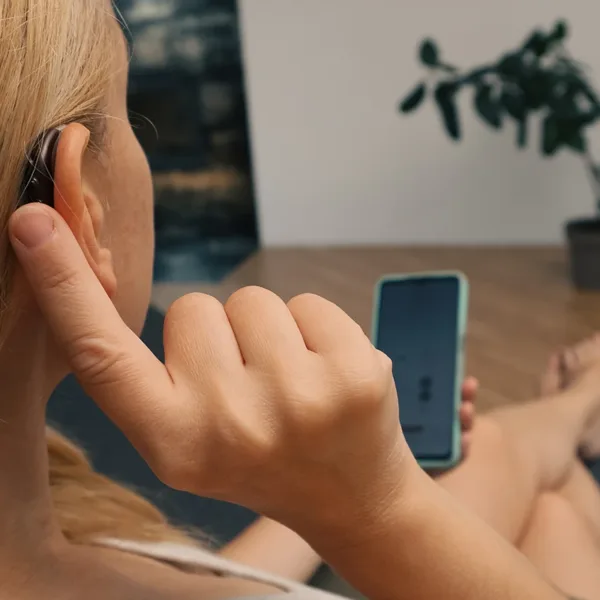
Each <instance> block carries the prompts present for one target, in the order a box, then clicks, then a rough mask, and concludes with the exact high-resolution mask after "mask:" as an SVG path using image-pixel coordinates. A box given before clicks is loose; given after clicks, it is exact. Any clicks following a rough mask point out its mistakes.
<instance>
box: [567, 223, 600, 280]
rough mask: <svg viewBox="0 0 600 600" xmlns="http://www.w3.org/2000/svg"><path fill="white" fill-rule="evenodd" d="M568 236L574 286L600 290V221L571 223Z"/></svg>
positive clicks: (568, 225) (568, 226) (568, 224)
mask: <svg viewBox="0 0 600 600" xmlns="http://www.w3.org/2000/svg"><path fill="white" fill-rule="evenodd" d="M566 234H567V242H568V246H569V262H570V265H571V279H572V281H573V284H574V285H575V287H577V288H579V289H582V290H600V219H581V220H578V221H569V222H568V223H567V226H566Z"/></svg>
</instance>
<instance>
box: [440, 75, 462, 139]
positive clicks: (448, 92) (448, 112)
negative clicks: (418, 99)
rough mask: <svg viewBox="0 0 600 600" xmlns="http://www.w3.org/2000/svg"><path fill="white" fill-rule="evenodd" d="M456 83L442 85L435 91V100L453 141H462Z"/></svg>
mask: <svg viewBox="0 0 600 600" xmlns="http://www.w3.org/2000/svg"><path fill="white" fill-rule="evenodd" d="M457 90H458V86H457V85H456V84H454V83H448V82H444V83H440V84H439V85H438V86H437V88H436V90H435V100H436V102H437V105H438V107H439V109H440V114H441V115H442V121H443V123H444V127H445V128H446V131H447V132H448V135H449V136H450V137H451V138H452V139H453V140H460V121H459V117H458V110H457V109H456V91H457Z"/></svg>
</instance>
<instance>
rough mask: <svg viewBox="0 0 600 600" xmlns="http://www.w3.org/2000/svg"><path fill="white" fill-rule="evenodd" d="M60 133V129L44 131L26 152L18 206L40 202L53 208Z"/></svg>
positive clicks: (61, 129)
mask: <svg viewBox="0 0 600 600" xmlns="http://www.w3.org/2000/svg"><path fill="white" fill-rule="evenodd" d="M62 131H63V128H62V127H57V128H55V129H48V130H47V131H44V133H42V134H41V135H40V136H39V137H38V138H37V140H36V141H35V142H34V144H33V145H32V146H31V148H30V149H29V150H28V152H27V156H26V159H27V162H26V165H25V172H24V174H23V182H22V187H21V195H20V202H19V206H22V205H24V204H31V203H33V202H40V203H42V204H46V205H47V206H51V207H54V169H55V167H56V151H57V148H58V140H59V139H60V136H61V134H62Z"/></svg>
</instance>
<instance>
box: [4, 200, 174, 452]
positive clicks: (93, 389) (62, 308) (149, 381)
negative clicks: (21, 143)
mask: <svg viewBox="0 0 600 600" xmlns="http://www.w3.org/2000/svg"><path fill="white" fill-rule="evenodd" d="M9 235H10V240H11V243H12V246H13V248H14V251H15V253H16V255H17V259H18V261H19V263H20V265H21V267H22V269H23V271H24V273H25V276H26V278H27V279H28V281H29V283H30V285H31V289H32V291H33V294H34V296H35V298H36V300H37V303H38V305H39V307H40V310H41V311H42V313H43V315H44V317H45V319H46V321H47V323H48V326H49V327H50V329H51V330H52V333H53V335H54V337H55V339H56V341H57V343H58V344H59V345H60V347H61V348H62V349H63V351H64V352H65V354H66V356H67V359H68V361H69V364H70V367H71V368H72V369H73V371H74V373H75V375H76V376H77V378H78V379H79V381H80V382H81V384H82V386H83V387H84V389H85V390H86V391H87V392H88V394H90V396H92V397H93V398H94V400H95V401H96V402H97V403H98V405H99V406H100V408H101V409H102V410H103V411H104V412H105V413H106V414H107V415H108V417H109V418H111V419H112V420H113V421H114V422H115V423H116V424H117V425H118V426H119V427H120V428H121V429H122V430H123V432H124V433H125V435H127V437H129V439H130V440H131V441H132V443H134V445H136V446H138V450H139V451H140V452H141V453H142V454H145V452H144V450H145V448H144V445H145V443H144V434H143V432H144V431H152V430H153V429H152V425H155V424H156V420H157V419H159V418H160V417H159V415H160V414H161V412H162V410H161V406H160V405H161V404H162V403H163V402H165V401H166V400H167V398H168V396H169V395H170V394H171V393H172V388H173V384H172V380H171V378H170V376H169V373H168V372H167V369H166V367H165V366H164V365H163V364H162V363H161V362H160V361H159V360H158V359H157V358H156V357H155V356H154V355H153V354H152V353H151V352H150V350H149V349H148V348H147V347H146V346H145V345H144V344H143V342H142V341H141V340H140V339H139V338H138V337H137V336H136V335H135V334H134V333H133V332H132V331H131V330H130V329H129V328H128V327H127V325H126V324H125V323H124V322H123V320H122V319H121V317H120V316H119V313H118V312H117V310H116V308H115V306H114V305H113V303H112V301H111V300H110V298H109V297H108V295H107V294H106V292H105V291H104V288H103V287H102V285H101V283H100V281H99V280H98V278H97V277H96V275H95V274H94V272H93V270H92V268H91V267H90V265H89V263H88V261H87V260H86V258H85V255H84V253H83V251H82V250H81V247H80V246H79V244H78V242H77V240H76V239H75V236H74V235H73V233H72V232H71V230H70V229H69V227H68V225H67V223H66V222H65V221H64V220H63V219H62V217H61V216H60V215H59V214H58V213H57V212H56V211H55V210H53V209H51V208H49V207H47V206H44V205H42V204H30V205H27V206H24V207H22V208H20V209H19V210H17V211H16V212H15V214H14V215H13V216H12V217H11V219H10V222H9ZM150 420H152V421H153V422H149V421H150ZM139 446H142V447H139Z"/></svg>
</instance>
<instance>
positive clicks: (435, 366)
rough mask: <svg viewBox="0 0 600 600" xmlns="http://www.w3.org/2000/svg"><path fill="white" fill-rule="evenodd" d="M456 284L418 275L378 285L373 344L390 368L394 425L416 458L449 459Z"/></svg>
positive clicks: (450, 278) (456, 324)
mask: <svg viewBox="0 0 600 600" xmlns="http://www.w3.org/2000/svg"><path fill="white" fill-rule="evenodd" d="M459 302H460V280H459V278H458V277H456V276H448V277H426V276H425V277H423V278H416V279H407V280H399V281H389V282H384V283H383V284H382V287H381V290H380V300H379V319H378V331H376V332H375V333H376V345H377V347H378V348H379V349H380V350H381V351H383V352H384V353H385V354H387V355H388V356H389V357H390V358H391V359H392V362H393V365H394V379H395V381H396V387H397V389H398V398H399V402H400V421H401V423H402V428H403V430H404V434H405V436H406V440H407V442H408V444H409V446H410V448H411V450H412V452H413V454H414V455H415V457H416V458H417V459H429V460H440V461H443V460H445V459H449V458H450V457H451V455H452V447H453V446H452V444H453V439H452V438H453V425H454V422H455V419H456V415H455V389H456V377H457V360H458V357H457V351H458V348H459V345H458V344H459V339H458V338H459V336H460V335H461V332H460V331H459V327H460V321H459Z"/></svg>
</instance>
